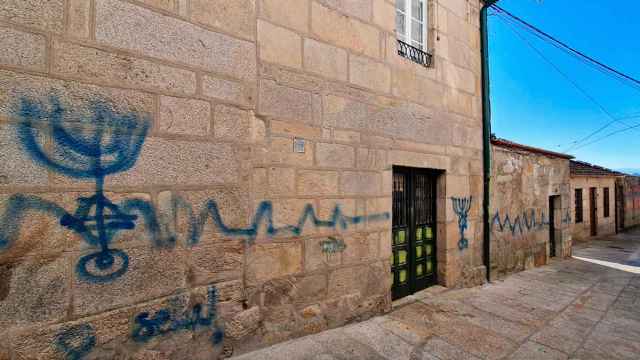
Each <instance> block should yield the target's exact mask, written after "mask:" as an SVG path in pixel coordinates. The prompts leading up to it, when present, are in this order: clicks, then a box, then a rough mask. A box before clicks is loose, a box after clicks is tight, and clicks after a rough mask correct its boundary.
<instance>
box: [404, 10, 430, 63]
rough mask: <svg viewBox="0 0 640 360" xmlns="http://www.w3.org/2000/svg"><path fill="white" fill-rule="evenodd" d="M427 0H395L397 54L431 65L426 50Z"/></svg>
mask: <svg viewBox="0 0 640 360" xmlns="http://www.w3.org/2000/svg"><path fill="white" fill-rule="evenodd" d="M426 1H427V0H396V36H397V38H398V55H400V56H402V57H405V58H407V59H409V60H411V61H414V62H416V63H418V64H421V65H424V66H431V58H432V57H431V55H430V54H429V53H428V52H427V8H426Z"/></svg>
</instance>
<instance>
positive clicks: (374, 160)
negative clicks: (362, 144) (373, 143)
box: [357, 148, 387, 170]
mask: <svg viewBox="0 0 640 360" xmlns="http://www.w3.org/2000/svg"><path fill="white" fill-rule="evenodd" d="M357 154H358V155H357V159H358V169H363V170H383V169H385V168H386V167H387V152H386V151H385V150H381V149H366V148H358V153H357Z"/></svg>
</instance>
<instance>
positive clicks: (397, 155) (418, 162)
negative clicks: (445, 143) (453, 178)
mask: <svg viewBox="0 0 640 360" xmlns="http://www.w3.org/2000/svg"><path fill="white" fill-rule="evenodd" d="M389 164H393V165H401V166H412V167H421V168H428V169H441V170H446V169H448V168H449V166H450V159H449V157H447V156H443V155H431V154H423V153H417V152H412V151H403V150H392V151H389Z"/></svg>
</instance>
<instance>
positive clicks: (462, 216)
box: [451, 196, 473, 250]
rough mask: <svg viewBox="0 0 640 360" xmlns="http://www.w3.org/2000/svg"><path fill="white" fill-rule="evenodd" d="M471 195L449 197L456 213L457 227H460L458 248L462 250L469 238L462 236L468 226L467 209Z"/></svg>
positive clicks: (469, 207)
mask: <svg viewBox="0 0 640 360" xmlns="http://www.w3.org/2000/svg"><path fill="white" fill-rule="evenodd" d="M472 199H473V197H472V196H469V197H468V198H455V197H452V198H451V202H452V203H453V211H454V212H455V213H456V215H458V229H460V240H458V249H460V250H463V249H466V248H468V247H469V240H467V239H466V238H465V237H464V231H465V230H467V228H468V227H469V210H470V209H471V201H472Z"/></svg>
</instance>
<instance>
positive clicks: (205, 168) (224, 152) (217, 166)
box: [107, 138, 239, 185]
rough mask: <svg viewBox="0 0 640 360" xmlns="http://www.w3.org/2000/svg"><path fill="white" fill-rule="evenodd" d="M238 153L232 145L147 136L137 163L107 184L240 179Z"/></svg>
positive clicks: (228, 180) (215, 181) (191, 182)
mask: <svg viewBox="0 0 640 360" xmlns="http://www.w3.org/2000/svg"><path fill="white" fill-rule="evenodd" d="M238 156H239V154H238V151H237V149H235V148H234V147H233V146H231V145H229V144H219V143H218V144H216V143H207V142H190V141H182V140H181V141H178V140H165V139H160V138H148V139H147V140H146V142H145V144H144V145H143V147H142V150H141V153H140V157H139V158H138V161H137V162H136V164H135V165H134V166H133V167H132V168H131V169H130V170H129V171H127V172H125V173H120V174H116V175H114V176H110V177H109V178H107V183H108V184H120V185H149V184H193V185H203V184H220V183H236V182H237V181H238V171H239V163H238V160H239V158H238Z"/></svg>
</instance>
